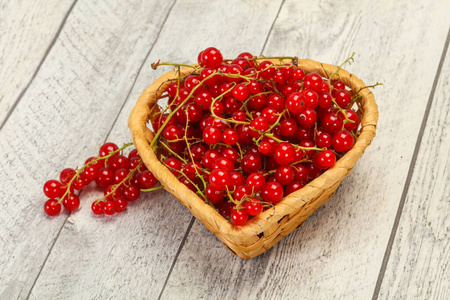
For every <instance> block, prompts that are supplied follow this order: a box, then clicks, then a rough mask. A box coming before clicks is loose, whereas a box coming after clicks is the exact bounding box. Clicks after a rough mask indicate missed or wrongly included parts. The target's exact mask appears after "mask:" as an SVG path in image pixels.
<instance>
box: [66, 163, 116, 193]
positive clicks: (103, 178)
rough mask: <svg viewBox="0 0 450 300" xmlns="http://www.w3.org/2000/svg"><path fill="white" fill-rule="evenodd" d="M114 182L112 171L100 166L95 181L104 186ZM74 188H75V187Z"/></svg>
mask: <svg viewBox="0 0 450 300" xmlns="http://www.w3.org/2000/svg"><path fill="white" fill-rule="evenodd" d="M113 182H114V171H113V170H111V169H109V168H101V169H100V170H99V171H98V176H97V178H96V179H95V183H96V184H97V185H98V186H99V187H101V188H106V187H107V186H108V185H110V184H112V183H113ZM75 189H77V188H76V187H75Z"/></svg>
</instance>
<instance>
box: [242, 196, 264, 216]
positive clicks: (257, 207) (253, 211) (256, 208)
mask: <svg viewBox="0 0 450 300" xmlns="http://www.w3.org/2000/svg"><path fill="white" fill-rule="evenodd" d="M244 207H245V212H246V213H247V214H249V215H250V216H257V215H259V214H260V213H261V212H262V211H263V208H264V207H263V204H262V203H261V201H259V200H258V199H256V198H249V199H248V200H247V201H245V203H244Z"/></svg>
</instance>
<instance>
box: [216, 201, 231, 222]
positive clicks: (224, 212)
mask: <svg viewBox="0 0 450 300" xmlns="http://www.w3.org/2000/svg"><path fill="white" fill-rule="evenodd" d="M233 207H234V205H233V204H232V203H230V202H226V201H225V202H223V203H222V204H221V205H220V207H219V214H220V215H221V216H222V217H224V218H225V219H229V218H230V213H231V210H232V209H233Z"/></svg>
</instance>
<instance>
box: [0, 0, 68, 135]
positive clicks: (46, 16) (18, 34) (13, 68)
mask: <svg viewBox="0 0 450 300" xmlns="http://www.w3.org/2000/svg"><path fill="white" fill-rule="evenodd" d="M73 2H74V1H73V0H64V1H48V0H47V1H4V2H3V3H2V4H1V8H0V70H1V72H0V127H1V124H3V122H4V120H5V118H6V116H7V115H8V113H9V112H10V110H11V109H12V107H13V105H14V103H15V102H16V101H17V100H18V98H19V97H20V95H21V93H23V92H24V90H25V89H26V87H27V86H28V85H29V83H30V81H31V80H32V78H33V75H34V74H35V72H36V71H37V70H38V68H39V65H40V64H41V63H42V61H43V60H44V59H45V57H46V54H47V51H48V50H49V49H50V48H51V46H52V41H53V40H54V39H55V38H56V36H57V35H58V33H59V30H60V28H61V26H62V25H63V23H64V21H65V17H66V16H67V14H68V13H69V11H70V9H71V5H72V3H73Z"/></svg>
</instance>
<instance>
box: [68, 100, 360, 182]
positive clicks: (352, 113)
mask: <svg viewBox="0 0 450 300" xmlns="http://www.w3.org/2000/svg"><path fill="white" fill-rule="evenodd" d="M345 113H346V115H347V118H349V119H350V120H352V121H353V123H351V122H347V123H345V125H344V128H345V129H346V130H348V131H353V130H355V129H356V128H358V126H359V117H358V114H356V112H355V111H354V110H351V109H346V110H345ZM61 182H62V181H61Z"/></svg>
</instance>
